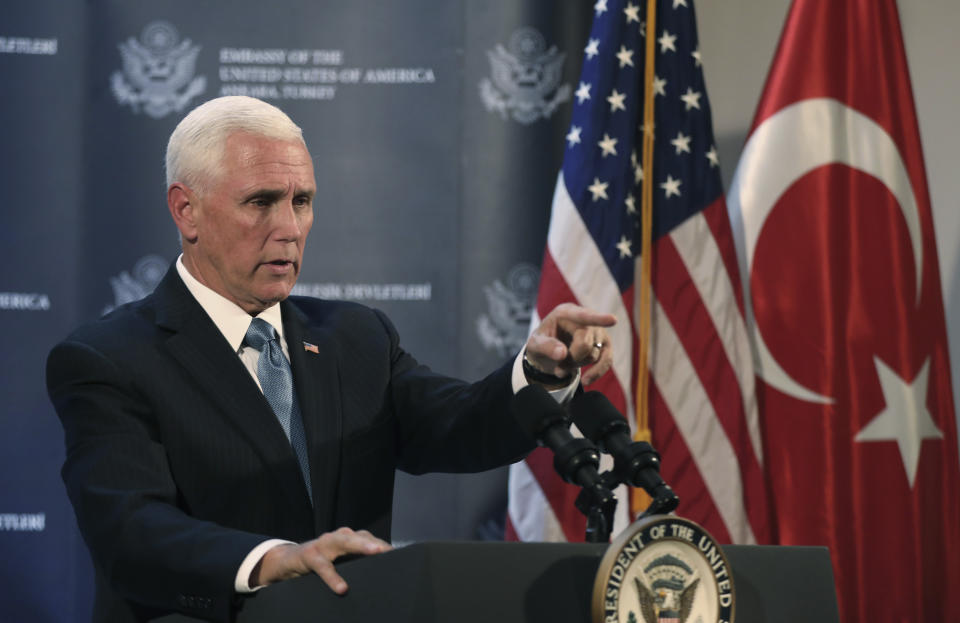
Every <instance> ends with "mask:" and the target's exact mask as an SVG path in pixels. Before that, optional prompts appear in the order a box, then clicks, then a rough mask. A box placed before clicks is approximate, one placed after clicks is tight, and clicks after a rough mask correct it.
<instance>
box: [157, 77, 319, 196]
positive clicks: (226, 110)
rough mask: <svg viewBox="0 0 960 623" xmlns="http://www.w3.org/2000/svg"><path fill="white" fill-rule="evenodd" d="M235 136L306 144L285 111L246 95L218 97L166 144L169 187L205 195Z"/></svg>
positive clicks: (196, 112) (186, 120) (193, 113)
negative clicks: (180, 186)
mask: <svg viewBox="0 0 960 623" xmlns="http://www.w3.org/2000/svg"><path fill="white" fill-rule="evenodd" d="M234 132H247V133H250V134H253V135H256V136H264V137H267V138H273V139H278V140H282V141H299V142H300V143H303V144H304V145H306V144H305V143H304V141H303V131H302V130H301V129H300V127H299V126H298V125H297V124H295V123H294V122H293V121H291V119H290V117H288V116H287V115H286V113H284V112H283V111H282V110H280V109H279V108H277V107H276V106H273V105H272V104H268V103H266V102H264V101H262V100H258V99H256V98H253V97H247V96H245V95H228V96H226V97H218V98H216V99H212V100H209V101H207V102H204V103H203V104H200V105H199V106H197V107H196V108H194V109H193V110H191V111H190V113H189V114H187V116H186V117H184V118H183V120H181V121H180V123H178V124H177V127H176V128H174V130H173V133H172V134H171V135H170V140H169V142H167V158H166V169H167V187H168V188H169V187H170V185H171V184H173V183H174V182H181V183H183V184H186V185H187V186H189V187H190V188H191V189H192V190H194V191H196V192H200V193H202V192H203V191H204V189H205V187H206V186H207V184H209V183H210V182H211V181H212V180H213V179H214V178H215V176H216V175H217V174H218V173H220V171H221V168H222V166H223V150H224V144H225V143H226V141H227V137H228V136H230V135H231V134H232V133H234Z"/></svg>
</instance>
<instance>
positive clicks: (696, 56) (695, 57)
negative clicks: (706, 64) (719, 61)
mask: <svg viewBox="0 0 960 623" xmlns="http://www.w3.org/2000/svg"><path fill="white" fill-rule="evenodd" d="M690 56H692V57H693V64H694V65H696V66H697V67H700V66H701V65H703V59H702V58H701V57H700V48H697V49H696V50H694V51H693V52H690Z"/></svg>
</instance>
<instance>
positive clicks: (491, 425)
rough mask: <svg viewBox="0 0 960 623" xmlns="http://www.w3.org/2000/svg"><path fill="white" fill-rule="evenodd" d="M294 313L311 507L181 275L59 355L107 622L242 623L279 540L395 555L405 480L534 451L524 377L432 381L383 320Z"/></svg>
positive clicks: (59, 392)
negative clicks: (262, 556)
mask: <svg viewBox="0 0 960 623" xmlns="http://www.w3.org/2000/svg"><path fill="white" fill-rule="evenodd" d="M281 309H282V314H283V323H284V333H285V337H286V340H287V344H288V347H289V351H290V359H291V366H292V369H293V375H294V383H295V388H296V392H297V396H298V399H299V402H300V410H301V413H302V416H303V423H304V429H305V433H306V437H307V440H308V446H309V449H308V452H309V459H310V471H311V480H312V483H313V499H314V501H315V504H314V506H313V507H311V505H310V502H309V500H308V498H307V494H306V489H305V484H304V480H303V477H302V475H301V473H300V471H299V468H298V466H297V462H296V458H295V456H294V454H293V451H292V449H291V447H290V444H289V442H288V440H287V438H286V437H285V435H284V433H283V430H282V429H281V427H280V425H279V423H278V422H277V419H276V417H275V416H274V415H273V412H272V411H271V410H270V406H269V404H268V403H267V401H266V399H265V398H264V396H263V394H262V393H261V392H260V391H259V389H258V388H257V386H256V383H254V381H253V379H252V378H251V377H250V374H249V372H248V371H247V369H246V368H245V367H244V366H243V364H242V363H241V361H240V359H239V358H238V357H237V355H236V353H235V352H233V350H232V349H231V348H230V346H229V345H228V344H227V341H226V340H225V339H224V338H223V336H222V334H221V333H220V332H219V330H218V329H217V328H216V326H215V325H214V324H213V321H212V320H211V319H210V318H209V316H207V315H206V313H205V312H204V311H203V309H202V308H201V307H200V305H199V303H197V302H196V300H195V299H194V298H193V297H192V295H190V293H189V291H188V290H187V289H186V286H185V285H184V284H183V282H182V281H181V279H180V277H179V275H178V274H177V272H176V270H175V268H171V269H170V271H169V272H168V273H167V275H166V277H165V278H164V280H163V281H162V282H161V283H160V285H159V286H158V287H157V289H156V291H155V292H154V293H153V294H152V295H150V296H148V297H146V298H145V299H143V300H141V301H139V302H136V303H133V304H131V305H128V306H124V307H122V308H119V309H118V310H116V311H114V312H112V313H111V314H109V315H107V316H106V317H104V318H102V319H101V320H99V321H97V322H95V323H93V324H90V325H87V326H85V327H82V328H80V329H78V330H77V331H75V332H74V333H73V334H72V335H71V336H70V337H69V338H67V340H65V341H64V342H62V343H61V344H59V345H58V346H57V347H56V348H54V349H53V351H52V352H51V354H50V357H49V360H48V363H47V385H48V390H49V392H50V396H51V399H52V400H53V403H54V406H55V407H56V410H57V413H58V415H59V416H60V419H61V420H62V422H63V427H64V431H65V436H66V448H67V458H66V462H65V464H64V467H63V472H62V473H63V478H64V482H65V483H66V487H67V492H68V494H69V496H70V499H71V502H72V503H73V506H74V510H75V512H76V515H77V521H78V523H79V526H80V530H81V532H82V534H83V536H84V538H85V540H86V542H87V545H88V547H89V548H90V551H91V553H92V555H93V560H94V565H95V567H96V569H97V576H98V577H97V598H96V605H95V612H94V618H95V620H103V621H135V620H142V619H144V618H148V617H150V616H155V615H157V614H158V613H161V612H164V611H169V610H176V611H180V612H183V613H185V614H190V615H192V616H201V617H204V618H211V619H216V620H226V619H228V618H229V617H230V615H231V612H232V611H233V608H235V605H236V599H237V598H236V595H235V594H234V589H233V583H234V578H235V576H236V572H237V569H238V568H239V566H240V563H241V561H242V560H243V558H244V557H245V556H246V555H247V554H248V553H249V552H250V550H251V549H253V548H254V547H255V546H256V545H257V544H258V543H260V542H262V541H263V540H265V539H267V538H272V537H276V538H284V539H289V540H292V541H304V540H308V539H311V538H313V537H315V536H318V535H319V534H321V533H323V532H326V531H330V530H333V529H335V528H337V527H340V526H349V527H352V528H354V529H367V530H370V531H371V532H373V533H374V534H376V535H378V536H380V537H382V538H385V539H389V537H390V517H391V503H392V496H393V481H394V470H395V469H396V468H399V469H403V470H405V471H408V472H411V473H423V472H427V471H479V470H484V469H489V468H491V467H494V466H497V465H502V464H505V463H508V462H511V461H514V460H518V459H519V458H521V457H522V456H523V455H524V454H525V453H526V452H528V451H529V450H531V449H532V447H533V442H532V441H531V440H529V439H528V438H526V437H525V436H524V435H523V433H522V432H521V431H520V430H519V429H518V427H517V426H516V424H515V423H514V422H513V420H512V418H511V417H510V415H509V414H508V402H509V400H510V397H511V395H512V390H511V385H510V367H509V365H507V366H504V367H503V368H501V369H500V370H497V371H496V372H494V373H493V374H492V375H490V376H489V377H487V378H486V379H484V380H483V381H481V382H479V383H476V384H467V383H464V382H462V381H458V380H455V379H450V378H446V377H442V376H439V375H436V374H434V373H432V372H431V371H430V370H428V369H427V368H426V367H424V366H421V365H419V364H417V363H416V361H414V359H413V358H412V357H411V356H410V355H408V354H407V353H405V352H404V351H403V350H402V349H401V348H400V347H399V345H398V339H397V334H396V331H395V330H394V328H393V326H392V325H391V324H390V322H389V321H388V320H387V318H386V317H385V316H384V315H383V314H382V313H380V312H378V311H374V310H372V309H369V308H366V307H364V306H361V305H357V304H352V303H343V302H329V301H321V300H316V299H307V298H298V297H291V298H290V299H288V300H287V301H284V302H283V303H281ZM304 342H307V343H309V344H313V345H316V346H317V349H318V350H319V354H315V353H312V352H309V351H307V350H306V349H305V348H304V347H303V343H304Z"/></svg>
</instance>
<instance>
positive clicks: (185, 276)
mask: <svg viewBox="0 0 960 623" xmlns="http://www.w3.org/2000/svg"><path fill="white" fill-rule="evenodd" d="M177 273H178V274H179V275H180V278H181V279H182V280H183V283H184V285H186V286H187V290H189V291H190V294H192V295H193V298H195V299H197V302H198V303H200V307H202V308H203V311H205V312H207V315H208V316H210V319H211V320H213V324H215V325H217V328H218V329H220V333H222V334H223V337H225V338H226V339H227V342H228V343H229V344H230V348H232V349H233V350H234V352H237V351H239V350H240V346H241V345H243V337H244V336H245V335H246V334H247V329H248V328H249V327H250V321H251V320H252V318H251V317H250V314H248V313H247V312H245V311H243V308H241V307H240V306H239V305H237V304H236V303H234V302H233V301H231V300H229V299H227V298H226V297H224V296H222V295H221V294H219V293H217V292H214V291H213V290H211V289H210V288H208V287H207V286H205V285H203V284H202V283H200V282H199V281H197V278H196V277H194V276H193V275H191V274H190V271H189V270H187V267H186V266H184V265H183V254H181V255H180V257H178V258H177ZM256 317H257V318H262V319H264V320H266V321H267V322H269V323H270V325H271V326H273V328H274V329H276V330H277V334H278V335H279V336H280V343H281V344H285V343H286V340H285V339H284V337H283V317H282V315H281V313H280V304H279V303H275V304H273V305H271V306H270V307H268V308H267V309H265V310H263V311H262V312H260V313H259V314H257V316H256Z"/></svg>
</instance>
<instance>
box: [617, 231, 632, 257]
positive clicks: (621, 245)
mask: <svg viewBox="0 0 960 623" xmlns="http://www.w3.org/2000/svg"><path fill="white" fill-rule="evenodd" d="M617 251H619V252H620V259H621V260H622V259H623V258H625V257H632V256H633V251H631V250H630V241H629V240H627V237H626V236H620V242H618V243H617Z"/></svg>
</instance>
